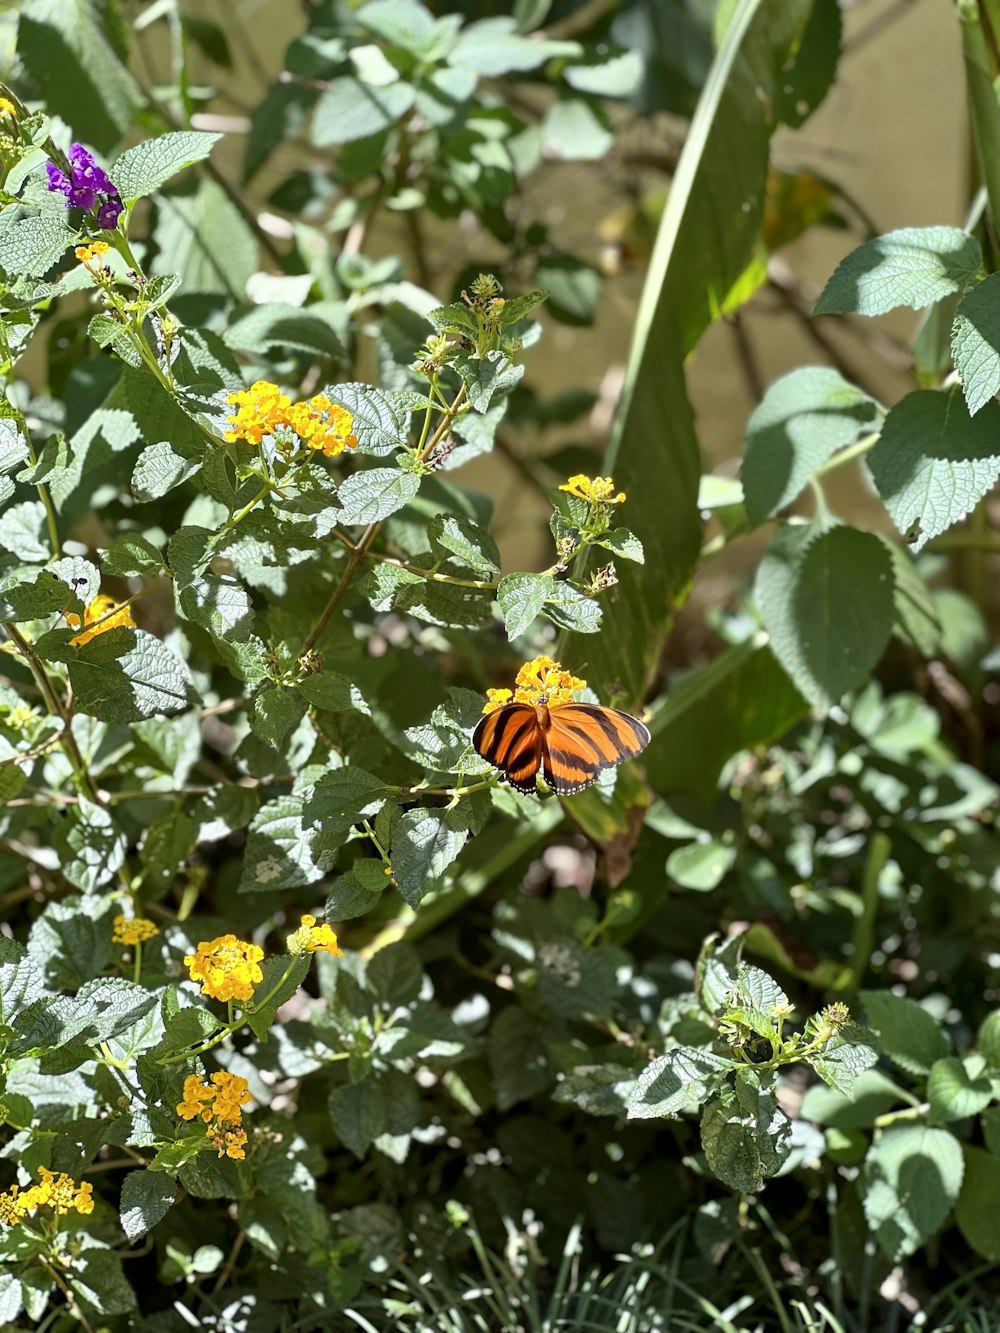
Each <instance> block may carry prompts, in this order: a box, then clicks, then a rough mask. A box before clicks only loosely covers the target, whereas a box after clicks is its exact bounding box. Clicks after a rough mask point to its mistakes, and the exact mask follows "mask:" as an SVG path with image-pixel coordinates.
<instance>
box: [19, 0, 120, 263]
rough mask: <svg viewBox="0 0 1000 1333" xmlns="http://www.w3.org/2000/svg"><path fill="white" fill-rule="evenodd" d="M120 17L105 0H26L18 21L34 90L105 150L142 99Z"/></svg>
mask: <svg viewBox="0 0 1000 1333" xmlns="http://www.w3.org/2000/svg"><path fill="white" fill-rule="evenodd" d="M117 21H118V20H117V19H116V17H115V11H113V10H111V9H110V8H109V7H108V6H107V5H105V4H103V3H101V0H25V3H24V4H23V5H22V6H21V10H20V18H19V20H18V30H17V47H18V56H19V58H20V60H21V61H22V62H23V63H24V67H25V69H26V70H27V72H28V73H29V75H30V76H31V81H32V86H33V88H34V91H35V95H36V96H38V97H39V98H41V99H42V100H43V101H44V102H45V103H46V105H47V109H48V111H49V112H50V113H53V114H55V115H58V116H61V117H62V119H63V120H64V121H65V122H66V124H67V125H72V126H73V129H74V130H75V132H76V134H77V135H78V137H79V138H80V139H83V140H85V141H86V142H87V143H91V144H93V145H94V146H95V148H97V149H99V150H100V151H101V152H107V151H108V149H110V148H112V147H113V146H114V145H115V144H117V143H119V142H120V140H121V139H122V138H123V137H124V135H125V134H126V133H127V131H128V130H129V128H130V127H131V125H132V117H133V115H134V113H135V110H136V108H137V107H138V106H139V104H140V102H141V100H142V99H141V96H140V93H139V89H138V88H137V86H136V83H135V80H134V79H133V78H132V75H131V74H130V73H129V71H128V69H127V68H126V66H125V62H124V57H123V55H122V54H120V50H121V48H120V44H119V34H118V32H117V31H116V24H117ZM0 262H2V261H0Z"/></svg>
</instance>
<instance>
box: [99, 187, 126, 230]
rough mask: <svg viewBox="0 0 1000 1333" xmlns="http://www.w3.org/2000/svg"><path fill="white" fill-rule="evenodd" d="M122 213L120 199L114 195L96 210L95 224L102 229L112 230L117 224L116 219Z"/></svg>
mask: <svg viewBox="0 0 1000 1333" xmlns="http://www.w3.org/2000/svg"><path fill="white" fill-rule="evenodd" d="M121 215H122V201H121V200H120V199H119V198H118V196H117V195H116V196H115V197H114V199H109V200H108V202H107V203H106V204H102V205H101V206H100V208H99V209H98V210H97V225H98V226H99V227H100V228H101V229H102V230H103V231H114V229H115V228H116V227H117V226H118V219H119V218H120V217H121Z"/></svg>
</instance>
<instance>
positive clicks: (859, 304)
mask: <svg viewBox="0 0 1000 1333" xmlns="http://www.w3.org/2000/svg"><path fill="white" fill-rule="evenodd" d="M982 264H983V257H982V254H981V253H980V249H979V244H978V242H977V241H976V238H975V237H974V236H970V235H969V234H968V232H965V231H960V230H959V228H958V227H904V228H902V230H900V231H891V232H889V233H888V234H887V235H885V236H876V237H875V239H874V240H872V241H866V242H865V243H864V245H859V246H858V248H857V249H856V250H852V251H851V253H850V254H849V255H848V256H847V258H846V259H842V260H841V262H840V264H839V265H838V267H837V270H836V272H835V273H834V275H833V277H832V278H831V279H830V281H829V282H828V283H827V284H826V287H825V288H824V289H823V295H822V296H821V297H820V298H819V300H818V301H817V302H816V314H817V315H832V314H838V313H841V312H850V311H857V312H858V314H861V315H884V314H885V312H886V311H887V310H894V309H895V308H896V306H900V305H905V306H910V308H911V309H913V310H919V309H920V308H921V306H925V305H933V303H934V302H935V301H940V300H941V298H942V297H943V296H947V295H948V294H949V292H960V291H963V290H964V289H965V288H966V287H968V286H969V284H970V283H971V282H973V281H974V280H975V278H976V276H977V274H978V273H979V271H980V269H981V268H982Z"/></svg>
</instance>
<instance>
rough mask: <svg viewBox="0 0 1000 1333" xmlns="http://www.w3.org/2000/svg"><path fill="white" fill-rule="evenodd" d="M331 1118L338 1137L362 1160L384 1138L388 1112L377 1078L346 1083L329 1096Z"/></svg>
mask: <svg viewBox="0 0 1000 1333" xmlns="http://www.w3.org/2000/svg"><path fill="white" fill-rule="evenodd" d="M330 1118H331V1120H332V1121H333V1127H334V1129H335V1130H336V1131H337V1137H338V1138H339V1139H340V1141H341V1143H342V1144H343V1145H344V1147H345V1148H349V1149H350V1150H351V1152H352V1153H354V1155H355V1157H359V1158H363V1157H364V1155H365V1153H366V1152H367V1151H368V1149H369V1148H370V1147H371V1145H372V1144H373V1143H374V1141H375V1140H376V1139H377V1138H378V1137H379V1135H380V1134H384V1133H385V1130H386V1124H387V1121H388V1112H387V1107H386V1102H385V1097H384V1095H383V1092H382V1088H381V1086H380V1084H379V1081H378V1079H376V1078H366V1079H364V1080H363V1081H362V1082H361V1083H348V1084H346V1085H345V1086H344V1087H342V1088H335V1089H334V1090H333V1092H332V1093H331V1094H330Z"/></svg>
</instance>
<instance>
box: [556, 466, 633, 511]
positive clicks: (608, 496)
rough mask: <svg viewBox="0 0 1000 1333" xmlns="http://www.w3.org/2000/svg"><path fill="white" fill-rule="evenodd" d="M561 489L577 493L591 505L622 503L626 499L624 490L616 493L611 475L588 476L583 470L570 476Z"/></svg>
mask: <svg viewBox="0 0 1000 1333" xmlns="http://www.w3.org/2000/svg"><path fill="white" fill-rule="evenodd" d="M559 489H560V490H561V491H568V492H569V494H570V495H575V496H576V498H577V499H578V500H586V502H587V504H589V505H620V504H621V503H622V502H623V501H624V499H625V492H624V491H619V492H618V494H617V495H615V494H614V489H615V483H614V482H613V481H612V480H611V478H610V477H587V476H584V474H583V473H582V472H578V473H577V475H576V476H575V477H570V479H569V481H568V482H567V483H566V484H565V486H560V487H559Z"/></svg>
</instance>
